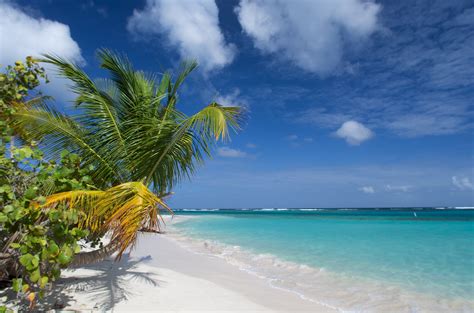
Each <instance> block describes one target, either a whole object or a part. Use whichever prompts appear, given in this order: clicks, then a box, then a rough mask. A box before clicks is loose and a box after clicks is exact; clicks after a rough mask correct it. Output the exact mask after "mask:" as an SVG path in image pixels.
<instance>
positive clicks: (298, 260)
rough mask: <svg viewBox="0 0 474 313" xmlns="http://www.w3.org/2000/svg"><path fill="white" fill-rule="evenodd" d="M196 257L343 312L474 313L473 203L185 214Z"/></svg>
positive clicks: (186, 235)
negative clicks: (202, 255) (203, 256)
mask: <svg viewBox="0 0 474 313" xmlns="http://www.w3.org/2000/svg"><path fill="white" fill-rule="evenodd" d="M176 213H177V215H185V216H189V217H192V218H184V219H183V221H181V222H178V223H175V224H174V225H173V227H172V228H171V231H170V232H171V233H174V235H175V236H176V237H177V238H179V239H180V240H181V242H183V243H185V244H187V245H188V246H189V247H191V248H192V249H195V251H196V252H197V253H209V254H212V255H214V256H216V257H221V258H224V259H226V261H228V262H230V263H232V264H235V265H236V266H239V268H240V269H242V270H244V271H247V272H249V273H251V274H253V275H257V276H259V277H261V278H262V279H267V280H268V282H269V284H270V285H271V286H272V287H274V288H282V289H285V290H288V291H289V292H294V293H297V294H298V295H300V296H301V297H302V298H304V299H307V300H308V301H315V302H318V303H322V304H324V305H327V306H329V307H333V308H337V309H339V310H340V311H343V312H381V311H383V312H474V302H473V300H472V299H474V209H469V208H464V209H453V208H381V209H236V210H229V209H208V210H192V209H182V210H176Z"/></svg>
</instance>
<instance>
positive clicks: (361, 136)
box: [335, 121, 374, 146]
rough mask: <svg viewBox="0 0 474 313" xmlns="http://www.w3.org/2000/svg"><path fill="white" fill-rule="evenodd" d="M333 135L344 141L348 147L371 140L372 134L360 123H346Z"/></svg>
mask: <svg viewBox="0 0 474 313" xmlns="http://www.w3.org/2000/svg"><path fill="white" fill-rule="evenodd" d="M335 135H336V136H337V137H339V138H342V139H345V140H346V142H347V143H348V144H350V145H353V146H358V145H360V144H361V143H363V142H364V141H366V140H369V139H370V138H372V137H373V136H374V133H373V132H372V131H371V130H370V129H368V128H367V127H365V126H364V125H363V124H361V123H358V122H356V121H347V122H344V123H343V124H342V125H341V127H340V128H339V129H338V130H337V131H336V133H335Z"/></svg>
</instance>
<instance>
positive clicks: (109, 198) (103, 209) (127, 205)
mask: <svg viewBox="0 0 474 313" xmlns="http://www.w3.org/2000/svg"><path fill="white" fill-rule="evenodd" d="M60 204H63V205H66V206H67V207H69V208H71V209H78V210H80V211H81V212H83V213H84V216H82V217H81V218H80V220H79V222H78V223H79V227H82V228H86V229H89V230H91V231H92V232H94V233H97V234H103V233H106V232H110V234H111V236H112V238H111V240H112V241H114V242H119V243H120V248H119V250H118V251H119V253H118V258H120V257H121V255H122V253H123V252H124V251H125V250H126V249H127V248H131V247H133V245H134V244H135V241H136V239H137V234H138V231H139V230H141V229H147V230H156V231H160V230H161V223H164V221H163V218H162V216H161V213H160V210H161V209H165V210H167V211H168V212H169V213H171V214H173V211H172V210H171V209H170V208H169V207H168V206H167V205H166V203H165V202H164V201H163V200H162V199H161V198H160V197H158V196H156V195H155V194H154V193H153V192H152V191H150V190H149V189H148V188H147V187H146V186H145V185H144V184H143V183H142V182H127V183H123V184H120V185H118V186H114V187H112V188H109V189H107V190H104V191H97V190H93V191H89V190H74V191H68V192H61V193H57V194H54V195H51V196H49V197H47V199H46V202H45V203H44V204H43V205H41V208H51V207H55V206H57V205H60Z"/></svg>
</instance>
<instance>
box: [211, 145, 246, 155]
mask: <svg viewBox="0 0 474 313" xmlns="http://www.w3.org/2000/svg"><path fill="white" fill-rule="evenodd" d="M217 155H219V156H221V157H225V158H244V157H246V156H247V153H246V152H244V151H241V150H238V149H232V148H229V147H220V148H218V149H217Z"/></svg>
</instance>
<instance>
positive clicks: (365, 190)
mask: <svg viewBox="0 0 474 313" xmlns="http://www.w3.org/2000/svg"><path fill="white" fill-rule="evenodd" d="M359 190H360V191H362V192H363V193H375V189H374V187H372V186H363V187H360V188H359Z"/></svg>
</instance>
